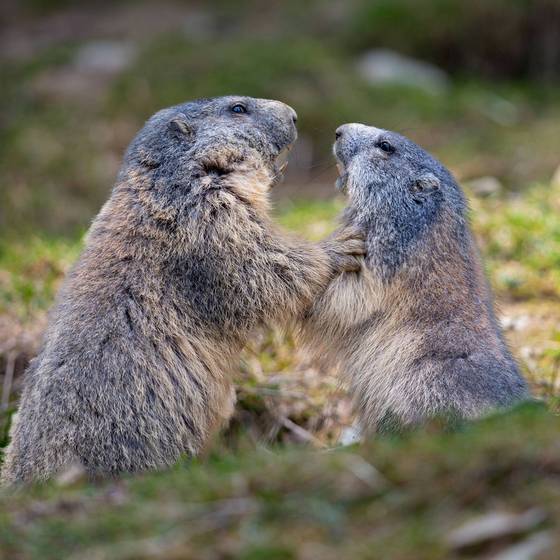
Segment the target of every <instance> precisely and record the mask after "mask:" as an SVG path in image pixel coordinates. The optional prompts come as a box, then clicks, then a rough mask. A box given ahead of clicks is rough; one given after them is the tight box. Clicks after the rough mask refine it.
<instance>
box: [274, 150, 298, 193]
mask: <svg viewBox="0 0 560 560" xmlns="http://www.w3.org/2000/svg"><path fill="white" fill-rule="evenodd" d="M292 145H293V144H288V145H287V146H286V147H284V148H282V149H281V150H280V152H279V153H278V155H277V156H276V158H275V160H274V164H273V172H274V177H273V178H272V183H271V185H270V188H272V187H274V186H276V185H277V184H278V183H279V182H280V181H281V180H282V179H283V178H284V171H285V169H286V167H288V158H289V156H290V151H291V149H292Z"/></svg>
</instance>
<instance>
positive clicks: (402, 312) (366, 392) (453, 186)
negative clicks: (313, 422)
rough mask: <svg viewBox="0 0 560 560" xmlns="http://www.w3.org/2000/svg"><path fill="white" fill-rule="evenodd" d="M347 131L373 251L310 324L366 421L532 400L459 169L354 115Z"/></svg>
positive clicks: (349, 183) (346, 180) (348, 174)
mask: <svg viewBox="0 0 560 560" xmlns="http://www.w3.org/2000/svg"><path fill="white" fill-rule="evenodd" d="M337 138H338V140H337V142H336V143H335V146H334V151H335V155H336V157H337V160H338V162H339V170H340V172H341V175H340V177H339V179H338V182H337V183H338V186H339V187H340V188H342V189H343V190H344V191H346V192H347V194H348V198H349V203H348V207H347V209H346V211H345V213H344V215H343V218H342V220H343V223H344V224H345V225H346V226H348V225H354V226H357V227H360V228H363V229H364V230H365V232H366V251H367V256H366V259H365V267H364V270H363V271H362V272H361V273H359V274H357V273H348V274H343V275H341V276H340V277H339V278H337V279H336V280H335V281H333V282H332V283H331V284H330V285H329V286H328V288H327V290H326V292H325V294H323V296H322V297H321V298H318V299H317V301H316V302H315V304H314V306H313V308H312V310H311V311H310V313H309V315H308V317H307V319H306V321H305V323H304V325H303V328H302V332H303V336H304V338H305V339H306V340H307V342H308V344H309V346H310V348H311V350H312V351H313V352H315V353H316V354H317V355H318V356H320V357H321V358H322V359H323V360H326V361H328V363H329V364H333V363H336V364H338V367H339V368H340V370H341V373H342V374H344V375H346V376H347V379H348V381H349V384H350V387H351V391H352V394H353V395H354V397H355V402H356V408H357V411H358V413H359V416H360V419H361V424H362V427H363V428H365V429H366V430H369V431H392V430H399V429H401V428H403V427H406V426H410V425H415V424H418V423H420V422H423V421H425V420H426V419H428V418H431V417H434V416H446V417H448V418H458V419H464V418H475V417H478V416H480V415H482V414H484V413H486V412H487V411H489V410H491V409H494V408H497V407H504V406H509V405H512V404H513V403H515V402H517V401H519V400H522V399H526V398H528V397H529V393H528V389H527V385H526V383H525V381H524V379H523V377H522V376H521V374H520V372H519V370H518V367H517V365H516V363H515V361H514V359H513V358H512V356H511V354H510V352H509V350H508V348H507V346H506V343H505V342H504V339H503V336H502V332H501V329H500V326H499V325H498V323H497V321H496V318H495V315H494V310H493V303H492V297H491V293H490V290H489V288H488V286H487V283H486V280H485V277H484V273H483V270H482V266H481V262H480V257H479V255H478V252H477V249H476V247H475V243H474V241H473V237H472V234H471V232H470V229H469V225H468V220H467V217H466V215H467V203H466V201H465V197H464V195H463V193H462V191H461V189H460V187H459V186H458V185H457V183H456V182H455V180H454V179H453V177H452V175H451V174H450V173H449V171H448V170H447V169H446V168H445V167H444V166H443V165H442V164H441V163H439V162H438V161H437V160H436V159H435V158H433V157H432V156H431V155H430V154H428V153H427V152H425V151H424V150H422V149H421V148H420V147H419V146H417V145H416V144H414V143H413V142H411V141H410V140H409V139H407V138H405V137H403V136H401V135H399V134H396V133H394V132H389V131H386V130H380V129H377V128H374V127H368V126H365V125H361V124H350V125H344V126H342V127H340V128H339V129H338V130H337ZM384 141H385V142H387V143H388V144H387V145H385V144H382V142H384ZM383 148H385V151H384V149H383Z"/></svg>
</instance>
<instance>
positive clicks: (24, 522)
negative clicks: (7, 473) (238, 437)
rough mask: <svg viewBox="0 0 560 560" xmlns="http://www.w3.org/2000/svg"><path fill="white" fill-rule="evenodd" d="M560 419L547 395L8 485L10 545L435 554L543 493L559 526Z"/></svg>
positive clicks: (141, 553)
mask: <svg viewBox="0 0 560 560" xmlns="http://www.w3.org/2000/svg"><path fill="white" fill-rule="evenodd" d="M559 430H560V420H559V419H558V418H557V417H555V416H552V415H550V414H549V413H547V412H546V411H545V410H544V408H543V407H540V406H525V407H522V408H520V409H518V410H516V411H514V412H511V413H508V414H504V415H499V416H496V417H493V418H491V419H488V420H486V421H483V422H480V423H477V424H474V425H471V426H468V427H464V428H463V429H462V430H459V431H457V432H455V433H445V432H442V431H441V430H440V429H439V428H438V427H437V424H436V423H434V425H433V426H431V427H429V428H428V429H426V430H423V431H420V432H416V433H413V434H411V435H409V436H407V437H403V438H395V439H378V440H376V441H373V442H370V443H369V444H368V445H365V446H364V447H363V448H357V447H355V448H349V449H343V450H337V451H331V452H318V451H313V450H310V449H306V448H302V447H299V448H294V447H288V448H284V447H280V448H275V449H274V448H273V449H269V450H267V451H264V450H261V451H258V450H257V451H254V450H253V451H245V452H241V453H238V454H235V455H232V454H221V455H220V454H218V455H214V456H212V457H211V458H210V459H209V460H207V461H204V462H200V461H183V462H181V463H179V464H178V465H177V466H176V467H175V468H173V469H171V470H169V471H166V472H162V473H154V474H146V475H142V476H137V477H124V478H122V479H121V480H119V481H117V482H112V483H111V482H108V483H104V484H100V485H94V486H92V485H89V484H85V483H83V482H77V483H75V484H73V485H71V486H66V487H63V488H60V487H59V486H57V484H55V483H52V484H50V485H47V486H43V487H37V488H33V489H29V490H26V491H23V492H19V493H16V494H12V493H9V492H4V493H3V494H0V504H1V506H0V511H1V513H0V516H1V517H2V523H0V553H3V554H4V557H6V558H26V559H27V558H29V559H34V558H37V559H38V558H41V559H48V558H53V559H55V558H60V557H71V558H74V557H78V556H80V557H82V558H99V559H104V558H107V559H109V558H110V559H111V560H120V559H132V558H134V559H137V558H166V559H168V558H197V559H198V558H263V559H265V558H266V559H269V558H282V559H285V558H286V559H288V558H324V559H326V560H329V559H331V558H332V559H335V558H364V559H366V558H367V559H376V558H379V559H381V558H392V559H393V558H394V559H402V560H405V559H410V560H413V559H414V560H421V559H430V560H437V559H438V558H441V559H444V558H449V557H450V549H449V545H448V544H447V542H446V535H447V534H448V532H449V531H450V530H451V529H453V528H455V527H457V526H458V525H460V524H461V523H463V522H464V521H466V520H469V519H471V518H472V517H474V516H477V515H480V514H482V513H488V512H494V511H502V510H505V511H513V512H522V511H525V510H527V509H529V508H531V507H535V506H537V507H539V508H541V509H542V510H543V512H544V513H545V515H546V520H545V522H544V528H546V529H548V530H549V531H550V532H551V535H552V536H553V537H554V538H558V536H559V529H558V525H557V522H558V519H559V516H560V506H559V504H560V489H559V487H558V484H557V476H558V472H560V446H559V445H558V431H559ZM537 529H538V530H540V529H542V527H540V528H537ZM485 550H487V549H484V548H483V549H482V550H479V551H478V553H481V552H484V551H485ZM551 554H552V551H551ZM468 557H471V556H468ZM546 558H553V556H552V555H549V556H546Z"/></svg>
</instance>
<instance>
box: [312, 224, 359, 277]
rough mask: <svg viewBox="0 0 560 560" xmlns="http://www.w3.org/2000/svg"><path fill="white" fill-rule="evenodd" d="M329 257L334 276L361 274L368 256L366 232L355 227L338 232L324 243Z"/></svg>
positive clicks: (344, 228) (341, 229)
mask: <svg viewBox="0 0 560 560" xmlns="http://www.w3.org/2000/svg"><path fill="white" fill-rule="evenodd" d="M322 245H323V247H324V249H325V251H326V252H327V254H328V255H329V258H330V264H331V268H332V271H333V274H340V273H341V272H359V271H360V270H361V268H362V262H363V257H364V256H365V254H366V247H365V235H364V232H363V231H362V230H361V229H359V228H357V227H354V226H350V227H343V228H340V229H338V230H336V231H335V232H334V233H333V234H332V235H330V236H329V237H328V238H327V239H325V240H324V241H323V243H322Z"/></svg>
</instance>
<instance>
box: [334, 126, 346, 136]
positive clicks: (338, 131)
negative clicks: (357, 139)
mask: <svg viewBox="0 0 560 560" xmlns="http://www.w3.org/2000/svg"><path fill="white" fill-rule="evenodd" d="M345 128H346V125H345V124H343V125H342V126H339V127H338V128H337V129H336V130H335V132H334V137H335V138H336V139H337V140H340V138H342V135H343V133H344V129H345Z"/></svg>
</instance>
